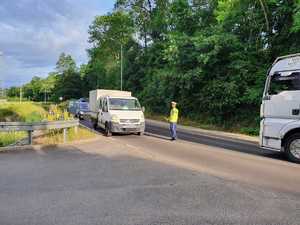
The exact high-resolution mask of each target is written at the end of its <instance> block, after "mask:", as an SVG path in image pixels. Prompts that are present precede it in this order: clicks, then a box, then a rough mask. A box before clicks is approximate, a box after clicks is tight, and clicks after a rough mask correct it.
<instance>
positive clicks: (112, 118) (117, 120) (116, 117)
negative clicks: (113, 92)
mask: <svg viewBox="0 0 300 225" xmlns="http://www.w3.org/2000/svg"><path fill="white" fill-rule="evenodd" d="M111 122H113V123H120V120H119V117H118V116H117V115H112V116H111Z"/></svg>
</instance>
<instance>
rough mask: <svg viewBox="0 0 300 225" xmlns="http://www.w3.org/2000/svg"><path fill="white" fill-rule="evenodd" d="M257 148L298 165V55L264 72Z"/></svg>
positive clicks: (299, 88)
mask: <svg viewBox="0 0 300 225" xmlns="http://www.w3.org/2000/svg"><path fill="white" fill-rule="evenodd" d="M260 115H261V123H260V146H261V147H263V148H265V149H269V150H273V151H278V152H284V153H285V154H286V156H287V158H288V159H289V160H290V161H293V162H297V163H300V53H299V54H294V55H288V56H283V57H279V58H277V59H276V60H275V62H274V63H273V65H272V67H271V68H270V70H269V72H268V76H267V79H266V83H265V90H264V94H263V98H262V104H261V112H260Z"/></svg>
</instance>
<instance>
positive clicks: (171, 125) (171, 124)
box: [170, 123, 177, 139]
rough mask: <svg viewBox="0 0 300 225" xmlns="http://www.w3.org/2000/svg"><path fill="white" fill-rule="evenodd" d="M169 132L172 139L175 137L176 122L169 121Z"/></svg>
mask: <svg viewBox="0 0 300 225" xmlns="http://www.w3.org/2000/svg"><path fill="white" fill-rule="evenodd" d="M170 134H171V138H173V139H176V138H177V133H176V123H170Z"/></svg>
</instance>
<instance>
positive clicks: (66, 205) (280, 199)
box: [0, 135, 300, 225]
mask: <svg viewBox="0 0 300 225" xmlns="http://www.w3.org/2000/svg"><path fill="white" fill-rule="evenodd" d="M299 187H300V165H297V164H293V163H289V162H287V161H284V160H277V159H273V158H269V157H262V156H261V155H256V154H245V153H244V152H239V151H237V150H234V149H232V150H230V149H229V148H228V147H227V148H223V147H218V146H214V145H207V144H205V143H197V142H196V141H185V140H179V141H176V142H171V141H169V140H167V139H165V138H163V137H159V138H158V137H151V136H142V137H140V136H136V135H115V136H113V137H109V138H107V137H104V136H102V135H99V136H98V138H97V139H95V140H90V141H83V142H78V143H73V144H69V145H62V146H48V147H35V148H30V149H28V150H23V151H7V152H1V153H0V224H1V225H38V224H43V225H50V224H51V225H52V224H53V225H54V224H61V225H83V224H84V225H90V224H93V225H94V224H101V225H102V224H103V225H110V224H111V225H202V224H203V225H256V224H257V225H299V224H300V188H299Z"/></svg>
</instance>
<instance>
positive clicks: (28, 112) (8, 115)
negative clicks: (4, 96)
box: [0, 102, 47, 122]
mask: <svg viewBox="0 0 300 225" xmlns="http://www.w3.org/2000/svg"><path fill="white" fill-rule="evenodd" d="M46 113H47V112H46V110H45V109H44V108H43V107H41V106H40V105H38V104H35V103H33V102H22V103H19V102H6V103H2V104H1V105H0V121H1V122H18V121H21V122H38V121H42V120H43V118H44V115H45V114H46Z"/></svg>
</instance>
